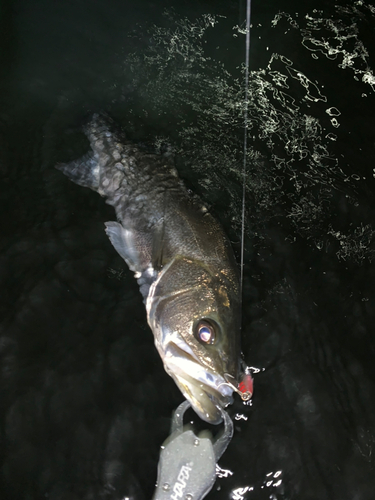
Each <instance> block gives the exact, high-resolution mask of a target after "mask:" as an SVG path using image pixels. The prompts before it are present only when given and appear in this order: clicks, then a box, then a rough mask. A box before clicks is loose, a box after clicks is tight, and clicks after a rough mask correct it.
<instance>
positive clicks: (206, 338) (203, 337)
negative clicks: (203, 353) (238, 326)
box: [195, 319, 215, 344]
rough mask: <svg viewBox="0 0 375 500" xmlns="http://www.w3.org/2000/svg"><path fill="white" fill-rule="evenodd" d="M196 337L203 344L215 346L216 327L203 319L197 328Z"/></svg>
mask: <svg viewBox="0 0 375 500" xmlns="http://www.w3.org/2000/svg"><path fill="white" fill-rule="evenodd" d="M195 337H196V339H197V340H198V341H199V342H200V343H201V344H213V343H214V342H215V327H214V326H213V325H212V324H211V323H210V322H209V321H207V320H204V319H201V320H200V321H199V323H198V324H197V326H196V329H195Z"/></svg>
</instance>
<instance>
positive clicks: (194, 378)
mask: <svg viewBox="0 0 375 500" xmlns="http://www.w3.org/2000/svg"><path fill="white" fill-rule="evenodd" d="M163 360H164V367H165V369H166V371H167V373H168V374H169V375H170V376H171V377H172V378H173V379H174V381H175V382H176V384H177V386H178V388H179V389H180V391H181V392H182V394H183V395H184V396H185V398H186V399H187V400H188V401H189V402H190V404H191V405H192V407H193V409H194V411H195V412H196V413H197V414H198V416H199V417H200V418H201V419H202V420H204V421H206V422H209V423H210V424H219V423H220V422H221V421H222V414H221V411H220V409H219V408H218V406H219V407H221V408H225V407H226V406H228V405H230V404H232V403H233V397H232V394H233V389H232V388H231V387H230V386H229V385H228V384H227V382H226V380H225V379H224V377H223V376H222V375H220V374H219V373H216V372H213V371H212V370H210V369H209V368H206V367H204V366H202V364H201V363H200V362H199V360H198V359H197V358H196V356H195V355H194V353H193V351H192V350H191V349H190V347H189V346H188V345H187V344H183V343H180V342H179V343H178V345H177V344H176V343H174V342H170V343H169V344H168V346H167V348H166V350H165V352H164V356H163Z"/></svg>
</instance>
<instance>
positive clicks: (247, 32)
mask: <svg viewBox="0 0 375 500" xmlns="http://www.w3.org/2000/svg"><path fill="white" fill-rule="evenodd" d="M250 15H251V0H247V8H246V56H245V103H244V129H245V131H244V140H243V167H242V223H241V266H240V269H241V271H240V272H241V274H240V276H241V279H240V292H241V297H242V288H243V268H244V253H245V207H246V152H247V124H248V107H249V100H248V99H249V58H250Z"/></svg>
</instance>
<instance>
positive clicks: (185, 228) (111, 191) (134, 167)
mask: <svg viewBox="0 0 375 500" xmlns="http://www.w3.org/2000/svg"><path fill="white" fill-rule="evenodd" d="M83 130H84V133H85V134H86V136H87V137H88V139H89V142H90V146H91V151H90V152H89V153H87V154H86V155H84V156H83V157H82V158H81V159H79V160H74V161H72V162H70V163H66V164H58V165H57V168H58V169H59V170H61V171H62V172H63V173H64V174H65V175H67V176H68V177H69V178H70V179H71V180H72V181H74V182H76V183H77V184H80V185H82V186H85V187H89V188H91V189H93V190H94V191H97V192H98V193H99V194H100V195H101V196H103V197H104V198H105V199H106V202H107V203H108V204H109V205H112V206H113V207H114V209H115V212H116V217H117V221H110V222H106V224H105V225H106V233H107V235H108V237H109V239H110V241H111V243H112V245H113V246H114V248H115V249H116V250H117V252H118V253H119V254H120V255H121V257H122V258H123V259H124V260H125V262H126V263H127V265H128V266H129V268H130V269H131V270H132V271H133V272H134V273H135V277H136V279H137V280H138V284H139V286H140V292H141V294H142V296H143V299H144V302H145V305H146V312H147V320H148V323H149V325H150V327H151V330H152V332H153V334H154V340H155V345H156V348H157V350H158V351H159V354H160V356H161V358H162V360H163V363H164V367H165V369H166V371H167V373H168V374H169V375H171V376H172V378H173V379H174V380H175V382H176V384H177V385H178V387H179V388H180V390H181V391H182V393H183V394H184V396H185V397H186V398H187V399H188V400H189V402H190V403H191V405H192V407H193V408H194V410H195V411H196V412H197V413H198V415H199V416H200V417H201V418H202V419H204V420H206V421H208V422H211V423H218V422H220V421H221V419H222V413H221V411H220V410H219V409H218V406H219V407H225V406H226V405H228V404H229V403H231V402H232V393H233V390H236V385H235V384H233V381H235V383H236V384H237V385H238V381H239V377H240V373H239V372H240V342H239V333H240V284H239V273H238V268H237V264H236V261H235V258H234V255H233V250H232V248H231V245H230V243H229V240H228V238H227V237H226V235H225V233H224V231H223V230H222V228H221V226H220V224H219V223H218V222H217V221H216V219H215V218H214V217H213V216H212V215H211V214H210V213H209V212H208V211H207V209H206V207H205V206H204V204H203V203H202V201H201V200H200V199H199V198H198V197H197V196H196V195H194V194H192V193H191V192H189V191H188V190H187V189H186V187H185V186H184V184H183V182H182V181H181V180H180V178H179V177H178V174H177V171H176V169H175V166H174V158H173V156H172V155H170V154H153V153H150V152H145V151H144V150H142V148H140V147H138V146H137V145H136V144H133V143H131V142H130V141H129V140H127V139H126V136H125V134H124V133H123V132H122V130H121V129H119V128H117V127H116V126H115V125H114V123H113V121H112V119H111V118H110V117H108V116H106V115H100V114H96V115H94V116H93V118H92V119H91V121H90V122H89V123H88V124H87V125H86V126H85V127H84V129H83ZM201 331H202V332H203V333H204V335H202V336H201V334H200V332H201ZM228 380H230V381H231V383H230V384H229V383H228Z"/></svg>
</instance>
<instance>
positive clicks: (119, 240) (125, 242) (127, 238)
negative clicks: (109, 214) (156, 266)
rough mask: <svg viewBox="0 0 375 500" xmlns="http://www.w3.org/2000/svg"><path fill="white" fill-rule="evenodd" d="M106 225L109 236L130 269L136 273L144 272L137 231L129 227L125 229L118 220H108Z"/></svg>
mask: <svg viewBox="0 0 375 500" xmlns="http://www.w3.org/2000/svg"><path fill="white" fill-rule="evenodd" d="M105 226H106V229H105V232H106V233H107V236H108V238H109V239H110V240H111V243H112V245H113V246H114V247H115V249H116V250H117V252H118V253H119V254H120V256H121V257H122V258H123V259H124V261H125V262H126V263H127V265H128V266H129V269H130V270H131V271H134V272H135V273H136V272H142V271H143V269H142V267H143V266H142V264H143V262H142V260H143V259H142V256H141V255H140V252H139V248H138V245H137V241H136V236H135V233H134V232H133V231H131V230H129V229H125V228H124V227H123V226H122V225H121V224H119V223H118V222H106V223H105Z"/></svg>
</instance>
